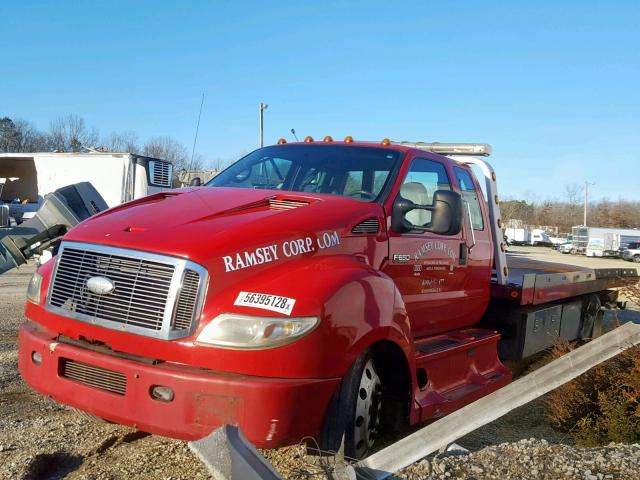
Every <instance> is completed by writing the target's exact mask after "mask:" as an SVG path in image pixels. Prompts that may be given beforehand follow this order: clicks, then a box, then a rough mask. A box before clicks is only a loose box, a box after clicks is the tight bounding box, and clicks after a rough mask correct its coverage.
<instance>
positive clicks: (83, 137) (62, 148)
mask: <svg viewBox="0 0 640 480" xmlns="http://www.w3.org/2000/svg"><path fill="white" fill-rule="evenodd" d="M49 136H50V139H51V146H52V147H53V149H54V150H57V151H59V152H78V151H80V149H81V148H82V147H88V148H91V147H94V146H95V145H96V144H97V143H98V137H99V135H98V130H97V129H95V128H91V129H89V128H87V126H86V125H85V122H84V119H83V118H82V117H79V116H77V115H72V114H69V115H66V116H64V117H58V118H56V119H55V120H53V121H52V122H51V125H50V126H49Z"/></svg>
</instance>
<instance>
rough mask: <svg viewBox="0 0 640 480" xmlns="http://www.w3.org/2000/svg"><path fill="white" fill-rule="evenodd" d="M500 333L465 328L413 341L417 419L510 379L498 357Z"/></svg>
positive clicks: (474, 397)
mask: <svg viewBox="0 0 640 480" xmlns="http://www.w3.org/2000/svg"><path fill="white" fill-rule="evenodd" d="M498 340H500V334H499V333H498V332H496V331H495V330H486V329H479V328H467V329H462V330H456V331H453V332H448V333H446V334H443V335H437V336H435V337H430V338H426V339H420V340H418V341H417V342H416V344H415V355H416V357H415V360H416V369H417V375H418V391H417V392H416V395H415V398H416V402H417V403H418V405H419V406H420V414H419V419H420V420H421V421H424V420H427V419H430V418H437V417H441V416H443V415H446V414H447V413H450V412H452V411H453V410H456V409H458V408H460V407H462V406H464V405H466V404H467V403H470V402H472V401H474V400H477V399H478V398H481V397H483V396H485V395H487V394H489V393H491V392H493V391H494V390H497V389H498V388H500V387H502V386H504V385H506V384H508V383H509V382H510V381H511V371H510V370H509V369H508V368H506V367H505V366H504V365H502V363H501V362H500V360H499V359H498Z"/></svg>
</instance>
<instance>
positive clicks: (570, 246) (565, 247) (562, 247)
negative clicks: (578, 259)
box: [558, 242, 573, 253]
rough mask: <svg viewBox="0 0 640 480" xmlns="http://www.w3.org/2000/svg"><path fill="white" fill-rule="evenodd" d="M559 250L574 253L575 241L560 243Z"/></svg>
mask: <svg viewBox="0 0 640 480" xmlns="http://www.w3.org/2000/svg"><path fill="white" fill-rule="evenodd" d="M558 251H559V252H560V253H573V243H571V242H567V243H563V244H562V245H558Z"/></svg>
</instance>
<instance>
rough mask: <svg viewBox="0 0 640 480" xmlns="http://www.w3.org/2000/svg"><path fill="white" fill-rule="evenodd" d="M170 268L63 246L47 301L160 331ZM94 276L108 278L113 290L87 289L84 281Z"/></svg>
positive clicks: (93, 315)
mask: <svg viewBox="0 0 640 480" xmlns="http://www.w3.org/2000/svg"><path fill="white" fill-rule="evenodd" d="M174 269H175V267H174V266H173V265H165V264H162V263H158V262H151V261H148V260H143V259H139V258H137V259H136V258H127V257H123V256H120V255H112V254H107V253H99V252H91V251H88V250H80V249H75V248H65V249H64V250H63V251H62V254H61V256H60V261H59V263H58V268H57V271H56V276H55V279H54V282H53V288H52V289H51V299H50V303H51V305H53V306H56V307H59V308H62V309H64V310H68V311H70V312H74V313H78V314H81V315H88V316H90V317H96V318H101V319H104V320H110V321H112V322H118V323H122V324H124V325H136V326H138V327H143V328H150V329H153V330H160V328H162V319H163V317H164V310H165V305H166V303H167V297H168V295H169V288H170V286H171V279H172V277H173V271H174ZM95 276H103V277H107V278H109V279H110V280H112V281H113V283H114V284H115V290H114V291H113V293H111V294H109V295H97V294H95V293H92V292H91V291H89V289H88V288H87V280H88V279H89V278H91V277H95Z"/></svg>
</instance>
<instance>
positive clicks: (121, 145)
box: [102, 130, 142, 153]
mask: <svg viewBox="0 0 640 480" xmlns="http://www.w3.org/2000/svg"><path fill="white" fill-rule="evenodd" d="M102 143H103V144H104V145H106V146H107V147H108V148H109V150H111V151H112V152H129V153H140V152H141V151H142V149H141V148H140V143H139V140H138V134H137V133H136V132H134V131H133V130H127V131H124V132H121V133H117V132H111V135H109V138H107V139H105V140H104V141H103V142H102Z"/></svg>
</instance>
